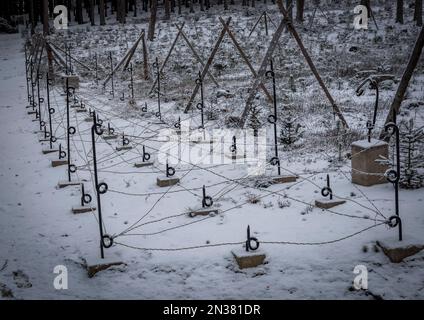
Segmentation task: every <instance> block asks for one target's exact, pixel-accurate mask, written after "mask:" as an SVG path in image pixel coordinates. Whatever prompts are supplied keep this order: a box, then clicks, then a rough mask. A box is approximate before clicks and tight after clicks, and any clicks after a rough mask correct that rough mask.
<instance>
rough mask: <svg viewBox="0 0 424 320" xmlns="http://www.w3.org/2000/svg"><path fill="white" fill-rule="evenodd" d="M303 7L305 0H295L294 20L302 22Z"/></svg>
mask: <svg viewBox="0 0 424 320" xmlns="http://www.w3.org/2000/svg"><path fill="white" fill-rule="evenodd" d="M304 7H305V0H296V20H297V21H298V22H303V9H304Z"/></svg>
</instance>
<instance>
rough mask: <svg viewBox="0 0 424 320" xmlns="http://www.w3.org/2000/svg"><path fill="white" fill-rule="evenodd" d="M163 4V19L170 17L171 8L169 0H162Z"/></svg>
mask: <svg viewBox="0 0 424 320" xmlns="http://www.w3.org/2000/svg"><path fill="white" fill-rule="evenodd" d="M164 1H165V2H164V5H165V20H169V19H171V8H170V0H164Z"/></svg>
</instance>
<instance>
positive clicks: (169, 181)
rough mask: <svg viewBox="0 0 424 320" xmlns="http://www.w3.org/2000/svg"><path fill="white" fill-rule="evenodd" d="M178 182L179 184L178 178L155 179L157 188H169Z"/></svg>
mask: <svg viewBox="0 0 424 320" xmlns="http://www.w3.org/2000/svg"><path fill="white" fill-rule="evenodd" d="M178 182H180V178H177V177H166V176H164V177H158V178H157V179H156V184H157V185H158V186H159V187H170V186H173V185H174V184H177V183H178Z"/></svg>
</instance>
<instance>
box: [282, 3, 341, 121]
mask: <svg viewBox="0 0 424 320" xmlns="http://www.w3.org/2000/svg"><path fill="white" fill-rule="evenodd" d="M277 3H278V7H279V9H280V12H281V13H282V15H283V16H284V19H285V20H286V21H287V28H288V29H289V31H290V32H291V34H292V35H293V37H294V39H295V40H296V42H297V45H298V46H299V48H300V51H301V52H302V54H303V56H304V57H305V60H306V62H307V63H308V65H309V68H310V69H311V71H312V73H313V74H314V76H315V78H316V79H317V81H318V83H319V85H320V86H321V88H322V90H323V91H324V93H325V96H326V97H327V99H328V101H330V104H331V106H332V107H333V111H334V113H335V114H336V115H337V116H338V117H339V119H340V121H342V123H343V125H344V126H345V127H346V128H349V126H348V124H347V122H346V120H345V118H344V117H343V114H342V113H341V112H340V109H339V107H338V106H337V105H336V102H335V101H334V99H333V97H332V96H331V94H330V92H329V91H328V89H327V87H326V85H325V83H324V81H323V80H322V79H321V76H320V75H319V73H318V70H317V68H316V67H315V65H314V63H313V61H312V59H311V57H310V56H309V54H308V52H307V51H306V48H305V46H304V45H303V43H302V40H301V39H300V36H299V34H298V33H297V31H296V29H295V28H294V26H293V24H292V21H291V20H290V18H289V15H288V12H287V11H286V9H285V8H284V5H283V3H282V0H277Z"/></svg>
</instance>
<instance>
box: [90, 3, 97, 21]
mask: <svg viewBox="0 0 424 320" xmlns="http://www.w3.org/2000/svg"><path fill="white" fill-rule="evenodd" d="M90 22H91V25H92V26H95V25H96V23H95V21H94V0H90Z"/></svg>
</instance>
